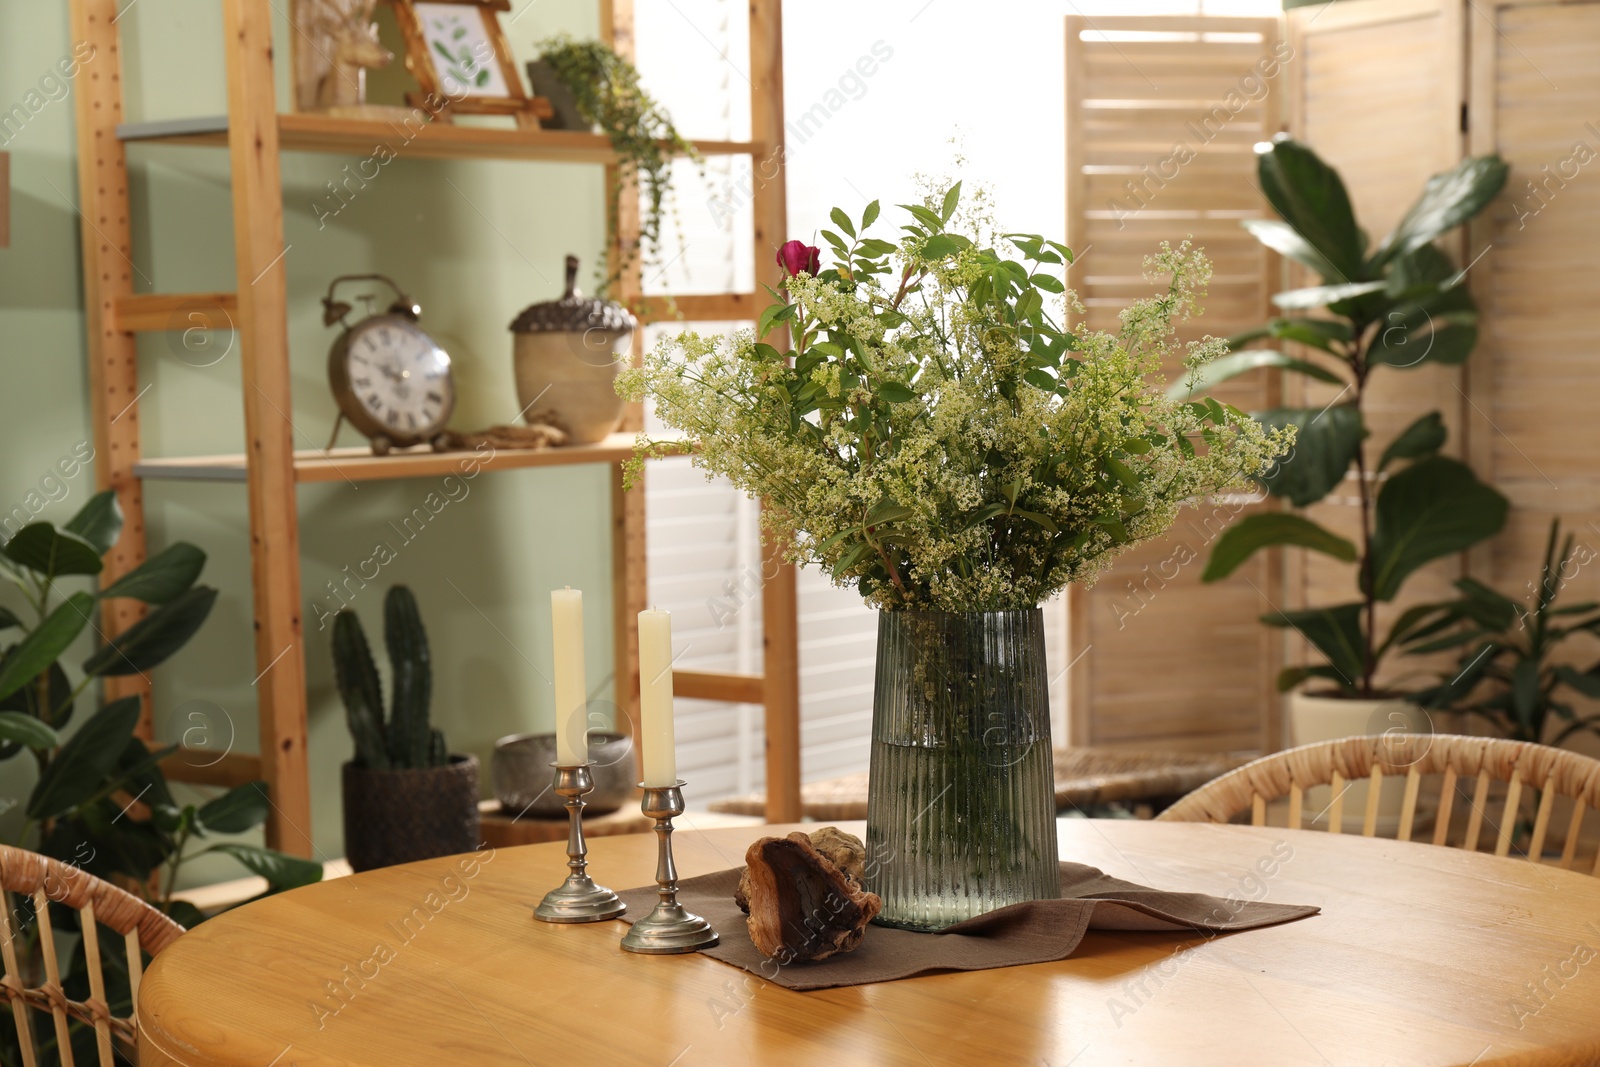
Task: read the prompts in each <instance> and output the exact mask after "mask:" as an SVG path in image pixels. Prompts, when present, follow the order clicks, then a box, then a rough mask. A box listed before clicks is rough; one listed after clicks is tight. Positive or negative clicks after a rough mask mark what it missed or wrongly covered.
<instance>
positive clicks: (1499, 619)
mask: <svg viewBox="0 0 1600 1067" xmlns="http://www.w3.org/2000/svg"><path fill="white" fill-rule="evenodd" d="M1455 584H1456V588H1457V589H1459V590H1461V592H1462V593H1463V594H1465V596H1466V601H1465V602H1463V604H1462V605H1461V607H1462V609H1463V611H1464V613H1465V614H1467V615H1468V616H1470V617H1471V618H1472V619H1473V620H1474V621H1475V622H1477V623H1478V624H1479V625H1481V626H1484V627H1486V628H1488V629H1491V630H1508V629H1510V628H1511V624H1512V623H1513V622H1515V621H1516V620H1517V616H1518V615H1519V614H1520V613H1521V611H1522V605H1521V604H1518V603H1517V602H1516V601H1515V600H1512V599H1511V598H1510V597H1508V596H1505V595H1504V594H1502V593H1500V592H1498V591H1496V590H1494V589H1491V588H1489V587H1488V586H1486V585H1484V584H1483V583H1482V582H1480V581H1478V580H1477V579H1476V578H1457V579H1456V583H1455Z"/></svg>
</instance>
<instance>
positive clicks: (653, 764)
mask: <svg viewBox="0 0 1600 1067" xmlns="http://www.w3.org/2000/svg"><path fill="white" fill-rule="evenodd" d="M639 716H640V719H641V720H642V723H641V727H640V733H641V738H640V739H641V741H642V742H643V744H644V784H645V785H647V786H651V787H655V788H660V787H664V786H674V785H677V784H678V754H677V751H676V750H675V748H674V747H673V745H674V742H673V738H672V613H671V612H666V611H658V610H656V609H653V608H652V609H650V610H648V611H641V612H639Z"/></svg>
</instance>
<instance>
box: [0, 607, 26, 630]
mask: <svg viewBox="0 0 1600 1067" xmlns="http://www.w3.org/2000/svg"><path fill="white" fill-rule="evenodd" d="M21 625H22V620H21V619H19V618H17V616H16V614H15V613H14V612H13V611H12V610H11V609H10V608H6V607H0V630H9V629H11V628H12V627H13V626H21Z"/></svg>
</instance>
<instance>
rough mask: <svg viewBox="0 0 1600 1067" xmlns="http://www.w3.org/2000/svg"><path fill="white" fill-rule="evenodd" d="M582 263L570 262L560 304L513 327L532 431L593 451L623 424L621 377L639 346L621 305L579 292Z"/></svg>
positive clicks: (527, 312)
mask: <svg viewBox="0 0 1600 1067" xmlns="http://www.w3.org/2000/svg"><path fill="white" fill-rule="evenodd" d="M577 281H578V257H577V256H568V257H567V289H566V292H565V293H563V294H562V295H561V299H560V300H547V301H545V302H544V303H540V304H532V305H529V306H528V307H526V308H524V309H523V311H522V314H520V315H518V316H517V318H516V321H514V322H513V323H512V324H511V332H512V333H513V334H514V335H515V346H514V348H513V352H512V359H513V360H514V368H515V371H516V376H517V398H518V402H519V403H520V404H521V405H522V408H523V413H522V414H523V418H524V419H526V420H527V421H528V423H529V424H530V425H532V424H535V423H542V424H545V425H554V426H558V427H560V428H561V429H563V430H565V431H566V433H567V443H568V444H575V445H584V444H594V443H595V442H597V441H601V440H603V439H604V438H605V436H606V435H607V434H609V433H611V432H612V431H614V430H615V429H616V428H617V424H618V423H620V422H621V421H622V407H623V401H622V398H621V397H620V396H618V395H617V390H616V379H617V371H618V370H620V369H621V367H622V363H621V362H620V361H621V358H622V356H623V355H624V354H625V353H626V352H627V351H628V347H629V345H630V344H632V342H633V331H634V327H635V326H636V322H635V320H634V317H633V316H632V315H631V314H629V313H628V309H627V308H624V307H623V306H622V305H621V304H618V303H615V302H613V301H610V300H598V299H592V298H589V297H585V296H584V295H583V294H582V293H580V292H578V286H577Z"/></svg>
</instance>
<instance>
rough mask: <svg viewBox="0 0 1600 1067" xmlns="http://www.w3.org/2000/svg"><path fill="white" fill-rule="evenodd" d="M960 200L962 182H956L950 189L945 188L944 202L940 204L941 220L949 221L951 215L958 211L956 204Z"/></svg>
mask: <svg viewBox="0 0 1600 1067" xmlns="http://www.w3.org/2000/svg"><path fill="white" fill-rule="evenodd" d="M960 202H961V183H960V182H956V183H955V184H954V185H952V186H951V187H950V188H949V189H947V190H945V194H944V203H943V204H941V205H940V206H939V218H940V220H941V221H943V222H949V221H950V216H951V215H954V214H955V213H956V205H957V204H958V203H960Z"/></svg>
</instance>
